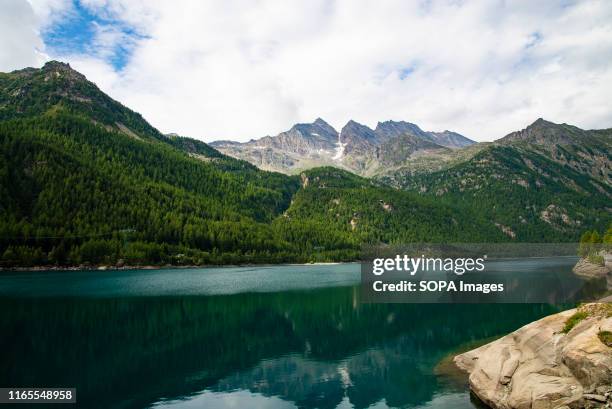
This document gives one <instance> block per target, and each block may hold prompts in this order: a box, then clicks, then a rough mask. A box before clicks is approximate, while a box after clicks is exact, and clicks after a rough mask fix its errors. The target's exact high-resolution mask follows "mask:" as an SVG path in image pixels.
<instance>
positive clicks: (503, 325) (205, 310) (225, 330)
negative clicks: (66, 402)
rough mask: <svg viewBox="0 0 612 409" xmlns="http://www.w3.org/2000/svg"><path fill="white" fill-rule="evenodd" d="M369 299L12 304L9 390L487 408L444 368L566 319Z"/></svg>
mask: <svg viewBox="0 0 612 409" xmlns="http://www.w3.org/2000/svg"><path fill="white" fill-rule="evenodd" d="M358 293H359V290H358V288H357V287H343V288H327V289H313V290H304V291H284V292H276V293H251V294H235V295H218V296H208V297H206V296H188V297H140V298H138V297H137V298H39V299H36V298H30V299H23V298H22V299H20V298H14V299H10V298H4V299H2V300H0V311H1V313H0V333H1V334H2V337H1V338H0V347H1V348H2V351H3V352H4V353H5V354H6V356H8V357H11V358H10V359H3V360H2V362H1V363H0V384H2V385H11V386H47V387H51V386H75V387H76V388H77V390H78V395H77V396H78V398H77V399H78V401H79V404H78V406H80V407H88V408H109V407H122V408H140V407H149V406H165V405H169V406H173V405H174V406H181V407H202V406H205V407H226V406H227V405H228V404H229V403H230V402H233V403H234V404H236V405H237V406H236V407H272V408H282V407H287V406H289V407H292V406H297V407H301V408H334V407H338V406H339V407H343V406H346V407H356V408H365V407H369V406H371V405H375V406H380V405H382V407H384V406H391V407H432V408H433V407H439V408H442V407H449V406H448V402H449V401H453V402H455V406H452V407H474V406H473V405H472V403H470V402H469V396H468V394H467V393H466V388H465V385H461V384H460V385H457V384H454V383H449V382H446V381H445V380H444V379H443V378H440V377H439V376H436V375H435V374H434V370H433V368H434V367H435V365H436V364H437V363H438V362H439V361H440V359H442V358H443V357H444V356H445V355H446V354H448V353H450V352H451V351H453V350H454V349H455V348H457V346H459V345H461V344H464V343H467V342H472V341H475V340H479V339H483V338H489V337H492V336H496V335H500V334H504V333H506V332H508V331H510V330H513V329H515V328H518V327H520V326H521V325H523V324H525V323H527V322H530V321H532V320H534V319H537V318H539V317H541V316H544V315H547V314H550V313H552V312H554V311H556V310H557V309H556V308H554V307H551V306H546V305H390V304H360V303H359V302H358V300H357V297H358ZM444 402H446V404H445V403H444ZM458 402H461V405H463V406H461V405H460V404H459V403H458Z"/></svg>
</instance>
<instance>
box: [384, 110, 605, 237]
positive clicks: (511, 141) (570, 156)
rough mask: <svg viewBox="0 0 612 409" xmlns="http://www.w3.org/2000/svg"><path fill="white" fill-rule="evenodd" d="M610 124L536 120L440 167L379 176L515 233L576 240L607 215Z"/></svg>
mask: <svg viewBox="0 0 612 409" xmlns="http://www.w3.org/2000/svg"><path fill="white" fill-rule="evenodd" d="M611 147H612V132H610V131H609V130H608V131H606V130H602V131H583V130H581V129H578V128H576V127H572V126H569V125H565V124H562V125H558V124H554V123H551V122H547V121H544V120H541V119H540V120H538V121H536V122H535V123H534V124H532V125H530V126H529V127H527V128H526V129H525V130H523V131H520V132H515V133H512V134H510V135H508V136H506V137H505V138H503V139H501V140H500V141H499V142H498V143H494V144H491V145H488V146H486V147H485V148H484V149H482V150H481V151H480V152H478V153H477V154H476V155H475V156H474V157H472V158H470V159H468V160H466V161H463V162H460V163H457V164H455V165H453V166H450V167H448V168H447V169H444V170H441V171H437V172H431V173H421V174H401V173H397V174H395V175H393V176H391V177H387V178H384V179H383V181H385V182H387V183H390V184H394V185H396V186H398V187H400V188H403V189H406V190H409V191H414V192H419V193H420V194H421V195H423V196H429V197H435V198H437V200H438V201H439V202H440V203H447V204H453V205H455V206H457V207H460V208H469V209H473V210H475V211H476V212H477V213H478V214H480V215H481V216H483V217H486V218H487V219H489V220H491V221H492V222H493V223H494V224H495V225H496V226H497V227H498V228H499V229H500V230H501V231H503V232H504V233H505V234H506V235H507V236H508V237H510V238H511V239H513V240H518V241H527V242H528V241H534V242H536V241H548V242H558V241H577V240H578V238H579V237H580V234H581V233H582V232H583V231H584V230H587V229H589V228H592V227H594V226H601V225H603V226H607V225H608V224H609V223H610V221H612V217H611V215H612V206H610V203H611V200H612V184H611V183H612V168H611V166H612V149H611Z"/></svg>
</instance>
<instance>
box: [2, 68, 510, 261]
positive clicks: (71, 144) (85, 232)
mask: <svg viewBox="0 0 612 409" xmlns="http://www.w3.org/2000/svg"><path fill="white" fill-rule="evenodd" d="M0 193H1V194H0V215H1V217H0V260H1V263H2V266H4V267H10V266H17V265H21V266H31V265H41V264H57V265H79V264H87V263H89V264H105V265H114V264H117V263H119V264H123V263H125V264H167V263H171V264H228V263H245V262H307V261H332V260H353V259H356V258H357V257H358V255H359V249H360V246H361V245H362V244H363V243H378V242H402V241H453V240H455V241H458V240H460V241H477V240H506V239H507V237H506V236H505V235H503V234H501V233H500V232H499V231H498V230H497V229H495V228H494V227H492V225H491V223H490V222H488V221H487V220H485V219H483V218H482V217H480V216H478V215H477V214H476V213H474V212H472V211H471V210H469V209H463V210H459V209H458V208H456V207H455V206H453V205H452V204H440V203H438V201H437V200H436V199H435V198H427V197H420V196H419V195H418V194H414V193H410V192H403V191H398V190H395V189H392V188H389V187H384V186H381V185H377V184H375V183H373V182H372V181H369V180H367V179H363V178H360V177H357V176H355V175H352V174H350V173H347V172H341V171H339V170H336V169H333V168H323V169H315V170H312V171H309V172H307V173H305V174H303V175H302V176H301V177H300V176H286V175H282V174H278V173H272V172H264V171H261V170H258V169H257V168H255V167H254V166H252V165H250V164H248V163H246V162H243V161H239V160H236V159H232V158H229V157H226V156H224V155H222V154H220V153H219V152H217V151H216V150H214V149H213V148H211V147H209V146H207V145H206V144H204V143H202V142H199V141H195V140H192V139H189V138H182V137H178V136H166V135H162V134H161V133H159V132H158V131H157V130H156V129H155V128H153V127H151V126H150V125H149V124H148V123H147V122H146V121H145V120H144V119H143V118H142V117H141V116H140V115H138V114H137V113H134V112H133V111H130V110H129V109H127V108H125V107H124V106H122V105H121V104H119V103H118V102H116V101H114V100H112V99H111V98H109V97H108V96H106V95H105V94H104V93H102V92H101V91H100V90H99V89H98V88H97V87H96V86H95V85H94V84H92V83H90V82H88V81H87V80H86V79H85V78H84V77H83V76H82V75H80V74H79V73H77V72H75V71H74V70H72V69H71V68H70V67H69V66H67V65H65V64H61V63H57V62H50V63H48V64H46V65H45V66H44V67H43V68H41V69H26V70H21V71H16V72H13V73H8V74H0Z"/></svg>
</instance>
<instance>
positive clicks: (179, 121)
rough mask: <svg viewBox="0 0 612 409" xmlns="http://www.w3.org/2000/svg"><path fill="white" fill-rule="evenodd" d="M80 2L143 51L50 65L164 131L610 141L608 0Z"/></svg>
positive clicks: (105, 41)
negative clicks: (345, 128)
mask: <svg viewBox="0 0 612 409" xmlns="http://www.w3.org/2000/svg"><path fill="white" fill-rule="evenodd" d="M57 1H59V0H52V1H51V3H54V2H57ZM82 4H83V5H84V6H86V7H88V8H89V9H90V10H91V11H92V12H93V13H99V14H100V15H103V16H104V17H105V18H115V19H120V20H121V21H122V23H123V24H128V25H130V26H131V27H133V28H134V30H135V31H136V32H137V33H139V34H141V35H144V36H145V37H138V38H134V39H132V40H131V41H132V42H133V43H132V44H131V45H130V46H131V47H133V53H132V55H131V57H130V58H129V60H128V63H127V65H126V66H125V67H124V68H123V69H121V70H115V69H113V67H112V66H111V65H109V63H108V62H106V61H107V60H108V52H109V51H108V50H109V47H111V48H112V47H113V46H115V45H116V44H118V43H120V42H125V41H127V39H126V38H124V37H122V34H121V33H118V32H114V31H112V30H110V29H109V28H105V29H104V30H100V33H99V36H97V37H96V38H97V39H98V41H99V44H100V45H101V49H103V50H104V52H97V53H93V55H71V56H59V57H63V58H65V59H67V60H68V61H69V62H70V63H71V64H72V65H73V66H75V67H76V68H77V69H79V70H81V71H82V72H84V73H85V74H86V75H87V76H88V77H89V78H90V79H91V80H93V81H95V82H97V83H98V84H99V85H100V87H101V88H102V89H104V90H105V91H107V92H108V93H110V95H111V96H113V97H115V98H117V99H119V100H120V101H121V102H123V103H124V104H126V105H128V106H130V107H131V108H133V109H134V110H136V111H139V112H141V113H142V114H143V115H144V116H145V117H146V118H147V119H148V120H149V121H150V122H151V123H152V124H153V125H155V126H157V127H158V128H160V130H162V131H163V132H178V133H181V134H184V135H189V136H193V137H196V138H200V139H203V140H207V141H210V140H214V139H221V138H224V139H225V138H230V139H240V140H246V139H249V138H251V137H259V136H263V135H265V134H275V133H277V132H280V131H282V130H285V129H287V128H288V127H289V126H291V124H293V123H295V122H303V121H311V120H313V119H314V118H316V117H318V116H321V117H323V118H325V119H327V120H328V121H329V122H330V123H332V125H334V126H336V127H338V128H339V127H341V126H342V125H343V124H344V123H345V122H346V121H347V120H348V119H351V118H352V119H355V120H357V121H359V122H363V123H366V124H368V125H370V126H374V125H375V124H376V121H378V120H386V119H398V120H399V119H403V120H408V121H411V122H415V123H417V124H419V125H421V126H422V127H423V128H425V129H430V130H442V129H451V130H455V131H458V132H461V133H463V134H465V135H467V136H470V137H472V138H475V139H477V140H492V139H496V138H498V137H501V136H503V135H504V134H506V133H508V132H510V131H513V130H516V129H520V128H523V127H525V126H526V125H527V124H528V123H530V122H531V121H533V120H535V119H536V118H538V117H544V118H547V119H549V120H552V121H555V122H568V123H573V124H576V125H578V126H581V127H584V128H598V127H612V110H610V109H609V96H610V95H612V3H610V2H608V1H605V0H601V1H598V0H591V1H580V2H576V3H573V2H568V1H541V2H530V1H523V2H521V1H519V2H512V3H510V2H504V1H484V0H483V1H425V2H422V3H417V2H405V1H379V2H371V1H365V0H362V1H360V0H337V1H316V0H313V1H284V2H278V1H272V0H262V1H258V2H253V1H250V0H235V1H227V2H215V1H206V2H204V1H202V2H200V1H183V2H181V1H178V2H177V1H174V2H168V1H162V0H157V1H153V0H151V1H145V0H137V1H134V0H129V1H128V0H85V1H82ZM50 9H51V10H52V11H53V8H50ZM55 9H59V10H62V8H61V7H57V6H55ZM41 13H42V12H40V11H37V15H42V14H41ZM58 14H61V13H58V12H55V13H54V12H48V13H47V17H46V18H47V19H49V18H52V17H53V16H54V15H58ZM2 27H3V28H4V27H5V26H4V25H3V26H2ZM4 29H5V30H16V29H17V28H15V27H12V26H11V27H9V28H4ZM36 44H37V43H36V38H34V40H32V41H30V42H27V43H24V45H23V47H22V48H21V49H20V50H14V51H13V50H12V49H8V51H7V50H5V49H4V48H5V46H4V45H2V46H0V64H1V66H0V68H2V69H5V68H6V66H7V65H6V63H5V62H4V61H5V60H3V58H6V57H4V55H3V53H4V54H6V53H9V54H10V55H13V54H14V55H17V54H19V53H20V52H22V51H23V50H25V53H26V54H27V51H28V50H30V51H31V49H32V48H34V47H39V48H40V47H41V46H40V44H38V45H36ZM104 47H106V48H104ZM54 57H58V56H54ZM14 61H15V64H18V63H17V61H18V60H17V58H15V59H14ZM24 65H27V64H24ZM402 72H404V73H406V72H407V73H408V74H402ZM402 78H403V79H402Z"/></svg>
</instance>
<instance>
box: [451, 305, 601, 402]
mask: <svg viewBox="0 0 612 409" xmlns="http://www.w3.org/2000/svg"><path fill="white" fill-rule="evenodd" d="M572 325H573V327H572ZM566 332H567V333H566ZM611 333H612V304H605V303H599V304H587V305H584V306H582V307H580V308H579V309H573V310H569V311H564V312H561V313H559V314H555V315H551V316H549V317H546V318H543V319H541V320H539V321H536V322H533V323H531V324H528V325H526V326H524V327H522V328H520V329H518V330H517V331H515V332H513V333H511V334H509V335H506V336H505V337H503V338H501V339H498V340H496V341H494V342H491V343H489V344H487V345H484V346H482V347H480V348H477V349H474V350H472V351H469V352H466V353H464V354H461V355H458V356H456V357H455V359H454V361H455V364H456V365H457V366H458V367H459V368H461V369H463V370H465V371H467V372H468V373H469V374H470V376H469V383H470V388H471V389H472V391H473V392H474V394H476V395H477V396H478V397H479V398H480V399H481V400H482V401H483V402H484V403H486V404H487V405H489V406H491V407H492V408H495V409H553V408H572V409H577V408H607V407H611V406H612V347H611V346H610V344H609V343H608V342H609V336H610V335H611Z"/></svg>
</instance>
